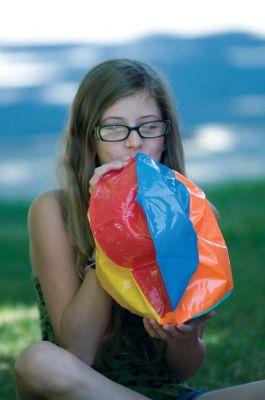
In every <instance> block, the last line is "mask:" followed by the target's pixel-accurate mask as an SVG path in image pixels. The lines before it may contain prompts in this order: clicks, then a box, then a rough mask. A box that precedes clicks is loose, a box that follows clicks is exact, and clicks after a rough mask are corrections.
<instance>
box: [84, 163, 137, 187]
mask: <svg viewBox="0 0 265 400" xmlns="http://www.w3.org/2000/svg"><path fill="white" fill-rule="evenodd" d="M128 160H129V157H128V156H126V157H124V158H123V159H120V160H115V161H112V162H111V163H108V164H104V165H101V166H100V167H97V168H95V171H94V175H93V176H92V178H91V179H90V181H89V193H90V194H91V193H92V191H93V189H94V187H95V186H96V184H97V183H98V181H99V180H100V179H101V178H102V176H104V175H106V174H107V173H108V172H110V171H112V170H119V169H121V168H124V167H125V166H126V165H127V164H128Z"/></svg>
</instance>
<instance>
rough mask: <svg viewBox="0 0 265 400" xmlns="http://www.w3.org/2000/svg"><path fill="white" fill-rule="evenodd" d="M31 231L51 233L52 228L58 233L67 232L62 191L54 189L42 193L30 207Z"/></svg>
mask: <svg viewBox="0 0 265 400" xmlns="http://www.w3.org/2000/svg"><path fill="white" fill-rule="evenodd" d="M28 227H29V233H30V235H31V233H34V235H35V234H36V233H38V231H39V230H41V231H42V232H46V233H47V234H49V232H50V230H51V229H52V230H53V231H54V230H57V233H60V234H62V232H63V231H64V232H65V218H64V212H63V206H62V192H61V191H60V190H52V191H49V192H45V193H42V194H41V195H40V196H38V197H37V198H36V199H35V200H33V202H32V203H31V205H30V207H29V212H28Z"/></svg>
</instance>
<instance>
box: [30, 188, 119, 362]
mask: <svg viewBox="0 0 265 400" xmlns="http://www.w3.org/2000/svg"><path fill="white" fill-rule="evenodd" d="M29 235H30V256H31V262H32V268H33V273H35V274H36V275H37V276H38V278H39V281H40V284H41V288H42V292H43V297H44V301H45V303H46V307H47V310H48V314H49V317H50V319H51V323H52V326H53V329H54V332H55V335H56V337H57V339H58V341H59V343H60V345H61V346H62V347H64V348H66V349H67V350H69V351H70V352H72V353H73V354H75V355H76V356H77V357H79V358H80V359H81V360H83V361H84V362H86V363H87V364H92V363H93V361H94V358H95V355H96V352H97V350H98V348H99V346H100V343H101V341H102V338H103V336H104V333H105V331H106V328H107V325H108V321H109V318H110V313H111V299H110V297H109V296H108V295H107V293H106V292H105V291H104V290H103V289H102V288H101V286H100V285H99V282H98V280H97V277H96V274H95V271H94V270H88V271H87V273H86V276H85V279H84V281H83V282H82V281H81V280H80V278H79V277H78V274H77V272H76V265H75V256H74V250H73V246H72V244H71V242H70V240H69V237H68V235H67V232H66V227H65V223H64V219H63V214H62V209H61V205H60V202H59V195H58V193H56V192H49V193H46V194H44V195H42V196H41V197H39V198H38V199H37V200H36V201H35V202H34V203H33V204H32V206H31V208H30V212H29Z"/></svg>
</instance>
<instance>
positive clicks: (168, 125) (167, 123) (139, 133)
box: [94, 119, 170, 142]
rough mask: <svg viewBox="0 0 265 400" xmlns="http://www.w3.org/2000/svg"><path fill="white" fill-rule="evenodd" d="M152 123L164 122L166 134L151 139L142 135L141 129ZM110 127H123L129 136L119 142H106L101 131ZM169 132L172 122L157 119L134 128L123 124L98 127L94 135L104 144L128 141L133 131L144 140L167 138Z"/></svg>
mask: <svg viewBox="0 0 265 400" xmlns="http://www.w3.org/2000/svg"><path fill="white" fill-rule="evenodd" d="M152 122H164V123H165V125H166V129H165V133H163V134H162V135H158V136H150V137H148V136H143V135H142V133H141V132H140V128H141V127H142V126H143V125H146V124H151V123H152ZM108 126H122V127H124V128H127V129H128V134H127V136H125V138H123V139H119V140H106V139H103V138H102V136H101V135H100V130H101V129H102V128H106V127H108ZM169 130H170V120H169V119H156V120H154V121H148V122H144V123H143V124H141V125H138V126H134V127H130V126H128V125H123V124H108V125H98V126H96V127H95V128H94V134H95V137H96V139H97V140H100V141H102V142H123V141H124V140H127V139H128V137H129V136H130V133H131V131H136V132H137V133H138V135H139V136H140V137H141V138H142V139H155V138H158V137H162V136H166V135H167V134H168V133H169Z"/></svg>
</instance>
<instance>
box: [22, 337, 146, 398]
mask: <svg viewBox="0 0 265 400" xmlns="http://www.w3.org/2000/svg"><path fill="white" fill-rule="evenodd" d="M15 376H16V388H17V399H19V400H44V399H45V400H60V399H63V400H109V399H115V400H125V399H128V400H147V397H145V396H143V395H141V394H139V393H137V392H134V391H133V390H131V389H128V388H126V387H124V386H121V385H119V384H117V383H115V382H112V381H111V380H109V379H107V378H105V377H104V376H103V375H101V374H99V373H98V372H96V371H95V370H94V369H93V368H91V367H89V366H87V365H86V364H85V363H83V362H82V361H80V360H79V359H78V358H77V357H75V356H74V355H72V354H71V353H69V352H68V351H66V350H64V349H62V348H60V347H58V346H55V345H54V344H52V343H49V342H41V343H37V344H34V345H32V346H30V347H29V348H28V349H26V350H25V351H24V352H23V353H22V354H21V355H20V357H19V358H18V359H17V362H16V366H15Z"/></svg>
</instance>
